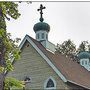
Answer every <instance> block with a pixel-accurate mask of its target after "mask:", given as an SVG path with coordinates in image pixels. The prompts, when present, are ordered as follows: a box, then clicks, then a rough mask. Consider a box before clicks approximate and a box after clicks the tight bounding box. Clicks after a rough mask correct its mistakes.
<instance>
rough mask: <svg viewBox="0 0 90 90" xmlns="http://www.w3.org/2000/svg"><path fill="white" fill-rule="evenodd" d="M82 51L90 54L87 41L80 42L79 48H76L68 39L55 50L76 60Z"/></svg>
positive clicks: (89, 45)
mask: <svg viewBox="0 0 90 90" xmlns="http://www.w3.org/2000/svg"><path fill="white" fill-rule="evenodd" d="M83 51H88V52H90V43H89V42H88V41H82V42H81V43H80V45H79V47H78V48H76V45H75V44H74V43H73V42H72V41H71V40H70V39H69V40H67V41H64V42H63V43H62V44H57V48H56V52H59V53H61V54H64V55H66V56H69V57H70V58H74V59H77V60H78V58H77V54H78V53H80V52H83Z"/></svg>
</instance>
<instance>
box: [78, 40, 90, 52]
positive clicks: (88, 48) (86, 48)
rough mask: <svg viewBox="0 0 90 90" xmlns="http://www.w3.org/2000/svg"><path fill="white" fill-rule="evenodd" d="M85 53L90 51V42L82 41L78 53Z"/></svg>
mask: <svg viewBox="0 0 90 90" xmlns="http://www.w3.org/2000/svg"><path fill="white" fill-rule="evenodd" d="M83 51H90V44H89V42H88V41H82V42H81V44H80V45H79V47H78V49H77V53H80V52H83Z"/></svg>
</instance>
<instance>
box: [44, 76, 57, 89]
mask: <svg viewBox="0 0 90 90" xmlns="http://www.w3.org/2000/svg"><path fill="white" fill-rule="evenodd" d="M44 89H51V90H52V89H56V81H55V80H54V79H53V78H52V77H49V78H48V79H47V80H46V81H45V83H44Z"/></svg>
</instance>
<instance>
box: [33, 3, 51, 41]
mask: <svg viewBox="0 0 90 90" xmlns="http://www.w3.org/2000/svg"><path fill="white" fill-rule="evenodd" d="M45 8H46V7H43V5H42V4H41V5H40V9H38V11H40V19H39V20H40V22H38V23H36V24H35V25H34V27H33V29H34V32H35V33H36V40H37V41H46V40H48V33H49V31H50V26H49V24H48V23H46V22H44V18H43V16H42V15H43V12H42V10H43V9H45Z"/></svg>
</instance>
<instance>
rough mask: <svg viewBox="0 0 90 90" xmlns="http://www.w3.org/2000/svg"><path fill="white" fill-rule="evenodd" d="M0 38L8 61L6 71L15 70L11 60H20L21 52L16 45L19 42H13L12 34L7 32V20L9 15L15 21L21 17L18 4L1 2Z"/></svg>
mask: <svg viewBox="0 0 90 90" xmlns="http://www.w3.org/2000/svg"><path fill="white" fill-rule="evenodd" d="M0 10H1V15H0V38H2V40H3V43H4V47H5V49H6V51H5V60H6V68H5V69H6V70H8V71H9V70H13V66H12V63H11V61H10V59H11V58H13V59H15V60H16V59H18V58H19V57H20V56H19V52H20V50H19V49H18V46H17V45H16V43H17V40H12V39H11V35H10V33H7V32H6V22H5V19H8V17H7V15H8V16H10V17H11V18H13V19H17V18H19V16H20V13H19V12H18V4H16V3H15V2H11V1H8V2H7V1H1V2H0Z"/></svg>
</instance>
